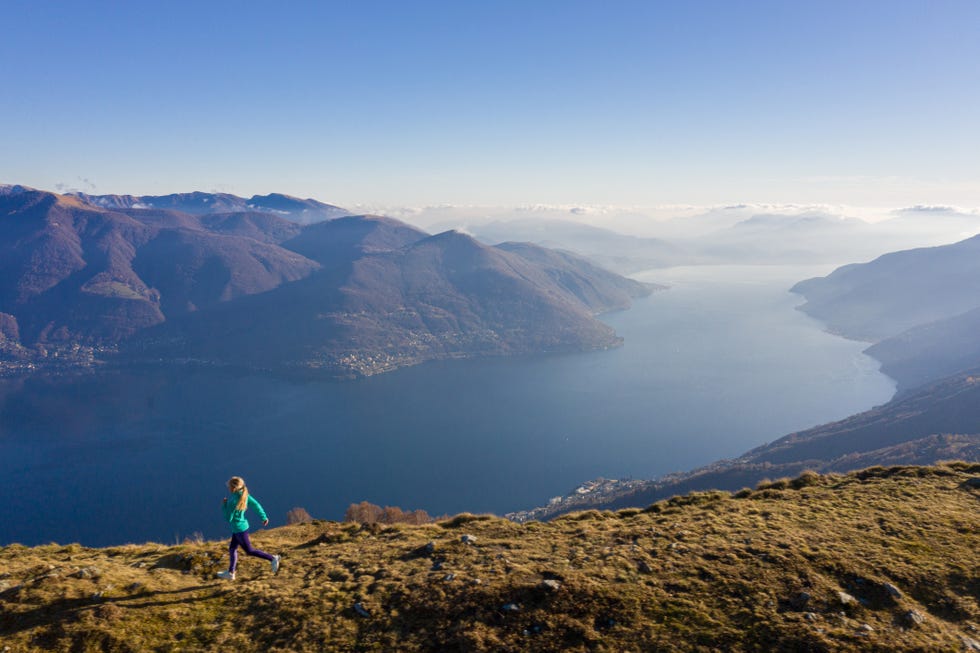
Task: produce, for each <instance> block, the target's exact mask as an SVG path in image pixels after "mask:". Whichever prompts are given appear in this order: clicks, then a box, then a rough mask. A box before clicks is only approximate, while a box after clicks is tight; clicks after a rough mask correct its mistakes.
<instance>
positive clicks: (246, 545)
mask: <svg viewBox="0 0 980 653" xmlns="http://www.w3.org/2000/svg"><path fill="white" fill-rule="evenodd" d="M235 537H237V538H239V540H238V543H239V545H240V546H241V547H242V551H244V552H245V555H250V556H255V557H256V558H262V559H263V560H268V561H269V562H272V559H273V558H274V557H275V556H271V555H269V554H268V553H266V552H265V551H259V550H258V549H253V548H252V541H251V540H250V539H249V537H248V531H245V532H243V533H235Z"/></svg>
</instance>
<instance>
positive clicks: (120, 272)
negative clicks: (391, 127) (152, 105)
mask: <svg viewBox="0 0 980 653" xmlns="http://www.w3.org/2000/svg"><path fill="white" fill-rule="evenodd" d="M142 199H145V197H143V198H139V197H135V196H99V197H92V196H86V195H83V194H77V195H57V194H54V193H48V192H45V191H38V190H34V189H28V188H25V187H5V189H4V192H3V193H0V215H2V216H3V218H2V219H0V371H3V372H4V373H7V374H19V373H29V372H31V371H32V370H37V369H40V368H44V369H48V370H52V369H56V368H64V367H67V366H71V365H73V364H74V365H76V366H79V365H80V366H91V365H94V364H99V363H104V362H106V361H111V362H112V364H115V365H126V364H129V363H131V362H133V361H134V360H138V361H140V362H167V361H170V362H175V361H195V362H204V363H207V364H222V365H224V364H228V365H234V366H240V365H246V366H254V368H255V369H259V370H263V371H269V370H273V369H278V370H279V371H285V372H288V373H301V374H308V373H316V374H324V375H328V376H336V377H342V378H348V377H351V376H363V375H367V374H376V373H380V372H385V371H390V370H393V369H396V368H397V367H403V366H406V365H414V364H417V363H420V362H424V361H426V360H434V359H440V358H460V357H469V356H480V355H493V356H499V355H526V354H533V353H543V352H554V351H583V350H590V349H597V348H606V347H611V346H617V345H618V344H620V343H621V342H622V339H621V338H619V337H618V336H616V335H615V333H614V332H613V331H612V329H611V328H609V327H608V326H606V325H605V324H603V323H601V322H599V321H598V320H596V319H595V315H597V314H599V313H603V312H607V311H609V310H617V309H623V308H628V307H629V305H630V303H631V301H632V300H633V299H635V298H637V297H642V296H645V295H648V294H649V293H650V292H652V291H653V290H655V289H657V287H655V286H653V285H648V284H641V283H639V282H636V281H632V280H628V279H625V278H624V277H620V276H618V275H615V274H613V273H609V272H606V271H605V270H602V269H601V268H598V267H597V266H594V265H592V264H590V263H589V262H587V261H585V260H584V259H581V258H580V257H576V256H574V255H571V254H562V255H558V254H556V255H552V256H549V255H546V254H545V250H541V249H539V248H533V247H532V246H527V247H525V248H524V249H523V250H522V251H523V253H524V256H520V255H518V254H516V253H514V252H508V251H506V250H505V249H498V248H490V247H487V246H485V245H482V244H480V243H477V242H476V241H475V240H473V239H472V238H470V237H469V236H466V235H463V234H459V233H456V232H445V233H442V234H436V235H430V234H428V233H426V232H424V231H421V230H419V229H416V228H414V227H411V226H410V225H407V224H405V223H402V222H399V221H397V220H394V219H391V218H386V217H381V216H352V215H342V216H335V217H333V218H332V219H329V220H322V221H319V222H315V223H313V224H307V225H300V224H297V223H295V222H291V221H289V220H286V219H284V218H282V217H280V216H279V215H277V214H275V213H270V212H257V211H256V210H254V207H253V208H252V209H248V210H245V211H231V212H229V211H228V209H229V208H234V207H233V205H235V203H238V204H241V202H240V201H239V200H242V198H236V197H235V196H230V195H215V194H205V193H188V194H177V195H171V196H163V199H160V200H159V201H158V202H156V203H157V204H158V206H156V207H150V206H148V205H146V204H142V203H141V200H142ZM158 199H159V198H158ZM242 201H244V200H242ZM261 201H262V202H265V204H266V205H269V206H279V207H282V206H286V207H288V206H291V205H292V204H295V203H296V202H300V203H301V204H302V202H305V200H302V201H301V200H296V199H295V198H289V197H288V196H285V195H276V194H273V195H268V196H263V197H262V199H261ZM106 206H111V207H112V208H106ZM161 206H162V207H163V208H161ZM322 206H328V205H322ZM175 207H180V208H182V209H184V210H174V209H175ZM209 211H210V212H209ZM545 269H546V270H547V271H546V270H545ZM295 284H299V285H296V286H295V287H293V286H294V285H295ZM287 286H289V288H286V287H287ZM246 298H250V299H248V301H244V300H245V299H246ZM226 304H228V305H232V306H231V307H230V308H229V307H226V306H225V305H226ZM218 334H221V335H220V337H219V335H218ZM258 334H261V336H259V335H258ZM235 347H237V348H238V349H235Z"/></svg>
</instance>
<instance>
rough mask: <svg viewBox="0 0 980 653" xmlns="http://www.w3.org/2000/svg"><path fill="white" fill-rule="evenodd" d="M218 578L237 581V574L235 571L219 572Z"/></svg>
mask: <svg viewBox="0 0 980 653" xmlns="http://www.w3.org/2000/svg"><path fill="white" fill-rule="evenodd" d="M218 578H224V579H225V580H235V572H233V571H219V572H218Z"/></svg>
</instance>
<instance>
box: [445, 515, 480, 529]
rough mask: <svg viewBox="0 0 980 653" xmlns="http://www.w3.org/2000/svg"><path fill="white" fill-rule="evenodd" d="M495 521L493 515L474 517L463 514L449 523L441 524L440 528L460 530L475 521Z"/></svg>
mask: <svg viewBox="0 0 980 653" xmlns="http://www.w3.org/2000/svg"><path fill="white" fill-rule="evenodd" d="M491 519H493V515H474V514H473V513H469V512H463V513H460V514H458V515H456V516H455V517H453V518H452V519H450V520H449V521H444V522H440V524H439V525H440V526H442V527H443V528H459V527H460V526H463V525H465V524H469V523H471V522H475V521H490V520H491Z"/></svg>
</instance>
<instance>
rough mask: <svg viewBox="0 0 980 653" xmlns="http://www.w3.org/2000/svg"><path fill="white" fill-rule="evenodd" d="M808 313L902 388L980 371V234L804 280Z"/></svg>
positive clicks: (802, 289)
mask: <svg viewBox="0 0 980 653" xmlns="http://www.w3.org/2000/svg"><path fill="white" fill-rule="evenodd" d="M792 290H793V292H796V293H799V294H801V295H803V296H804V297H805V298H806V300H807V302H806V304H804V305H803V306H801V307H800V308H801V310H803V311H804V312H806V313H807V314H809V315H812V316H814V317H816V318H818V319H820V320H822V321H824V322H825V323H827V325H828V327H829V328H830V329H831V330H833V331H834V332H837V333H840V334H842V335H844V336H847V337H850V338H855V339H859V340H868V341H870V342H874V343H877V344H875V345H874V346H872V347H870V348H869V349H868V350H867V351H868V353H869V354H871V355H872V356H874V357H875V358H877V359H878V360H880V361H882V364H883V366H882V370H883V371H884V372H885V373H886V374H888V375H889V376H892V377H893V378H895V379H897V380H898V381H899V384H900V387H901V389H903V390H907V389H910V388H914V387H915V386H917V385H920V384H923V383H927V382H929V381H933V380H936V379H940V378H942V377H945V376H949V375H951V374H954V373H957V372H959V371H961V370H965V369H970V368H973V367H977V366H980V336H978V333H980V331H978V327H980V236H974V237H973V238H969V239H967V240H963V241H961V242H958V243H954V244H952V245H944V246H941V247H929V248H921V249H913V250H906V251H902V252H895V253H892V254H886V255H885V256H882V257H880V258H878V259H875V260H874V261H871V262H870V263H865V264H861V265H847V266H844V267H842V268H838V269H837V270H835V271H834V272H833V273H832V274H830V275H828V276H826V277H822V278H817V279H808V280H806V281H802V282H800V283H798V284H796V286H794V287H793V289H792Z"/></svg>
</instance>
